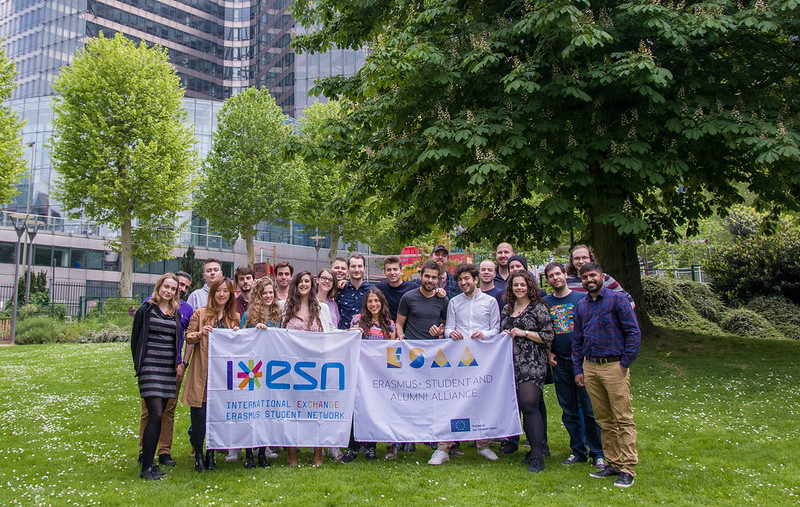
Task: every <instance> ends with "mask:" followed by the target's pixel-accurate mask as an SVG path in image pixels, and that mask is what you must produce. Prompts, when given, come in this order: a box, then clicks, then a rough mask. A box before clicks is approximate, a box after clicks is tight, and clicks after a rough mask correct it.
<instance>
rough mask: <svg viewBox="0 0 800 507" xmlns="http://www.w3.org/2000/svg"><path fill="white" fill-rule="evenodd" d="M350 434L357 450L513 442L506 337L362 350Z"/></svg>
mask: <svg viewBox="0 0 800 507" xmlns="http://www.w3.org/2000/svg"><path fill="white" fill-rule="evenodd" d="M354 432H355V437H356V440H359V441H362V442H441V441H456V440H479V439H486V438H501V437H507V436H510V435H519V434H520V433H522V427H521V425H520V420H519V412H518V409H517V396H516V385H515V382H514V365H513V359H512V344H511V337H510V336H508V335H507V334H505V333H503V334H501V335H499V336H497V337H496V338H494V339H492V340H472V339H468V338H467V339H464V340H457V341H456V340H403V341H391V342H387V341H364V342H362V344H361V368H360V371H359V375H358V387H357V395H356V406H355V427H354Z"/></svg>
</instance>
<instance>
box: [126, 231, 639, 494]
mask: <svg viewBox="0 0 800 507" xmlns="http://www.w3.org/2000/svg"><path fill="white" fill-rule="evenodd" d="M495 258H496V261H497V262H496V263H495V262H494V261H493V260H491V259H484V260H483V261H481V262H480V264H479V265H474V264H472V263H462V264H459V265H458V266H456V267H455V269H454V270H453V273H452V274H451V273H450V264H449V252H448V250H447V248H446V247H445V246H444V245H437V246H436V247H434V249H433V251H432V253H431V256H430V259H429V260H427V261H425V262H424V263H423V264H422V265H421V266H420V267H419V280H418V281H405V280H403V276H402V275H403V266H402V263H401V260H400V258H399V257H397V256H389V257H386V258H385V259H384V263H383V271H384V275H385V280H384V281H381V282H380V283H378V284H375V285H373V284H370V283H369V282H367V281H366V280H365V279H364V274H365V271H366V259H365V258H364V256H363V255H361V254H358V253H355V254H353V255H351V256H350V258H349V259H344V258H337V259H336V260H335V261H334V262H333V264H332V266H331V267H330V268H325V269H323V270H321V271H320V272H319V273H318V274H317V275H316V276H314V275H313V274H312V273H311V272H309V271H301V272H298V273H294V269H293V267H292V265H291V264H290V263H288V262H279V263H278V264H276V265H275V268H274V273H275V281H274V282H273V280H272V279H271V278H270V277H269V276H266V277H263V278H260V279H258V280H255V279H254V273H253V270H252V269H251V268H250V267H249V266H240V267H238V268H237V269H236V271H235V274H234V279H235V281H236V286H237V287H238V289H239V293H238V295H236V294H235V292H234V284H233V282H232V281H231V280H229V279H228V278H227V277H225V276H223V275H222V269H221V262H220V261H219V260H218V259H207V260H206V261H205V264H204V268H203V277H204V281H205V284H204V286H203V287H202V288H201V289H198V290H196V291H194V292H193V293H192V294H191V295H190V296H189V298H188V300H187V302H183V301H182V300H181V297H182V296H184V295H185V294H186V292H187V290H188V287H189V286H190V285H191V276H190V275H188V274H187V273H185V272H177V273H174V274H173V273H168V274H165V275H163V276H161V277H160V278H159V280H158V281H157V283H156V286H155V290H154V291H153V295H152V297H151V298H149V299H148V300H147V301H146V302H145V303H144V304H143V305H142V306H141V307H140V308H139V309H138V311H137V312H136V314H135V317H134V323H133V331H132V336H131V349H132V353H133V361H134V368H135V372H136V375H137V376H138V382H139V389H140V393H141V397H142V418H141V424H140V455H139V458H140V461H141V464H142V471H141V473H140V477H142V478H144V479H152V480H157V479H160V478H161V477H162V476H163V475H164V473H163V472H162V471H161V470H160V469H159V467H158V465H157V464H155V454H156V448H158V462H159V463H160V464H162V465H164V466H174V465H175V461H174V460H173V459H172V456H171V443H172V426H173V421H174V411H175V407H176V401H177V398H178V395H179V393H180V387H181V384H182V380H183V377H184V373H185V372H186V370H187V367H188V373H187V374H186V380H185V387H184V391H183V397H182V400H183V403H184V404H186V405H188V406H189V407H190V414H191V428H190V435H191V443H192V447H193V453H194V458H195V469H196V470H197V471H199V472H201V471H204V470H213V469H214V468H215V467H216V463H215V453H214V450H208V449H205V450H204V441H205V426H206V425H205V420H206V399H207V392H206V381H207V374H208V336H209V333H210V332H211V331H212V329H214V328H226V329H233V330H238V329H239V328H252V327H255V328H259V329H266V328H268V327H282V328H286V329H300V330H307V331H331V330H334V329H356V330H360V331H361V332H362V338H363V339H373V340H376V339H377V340H395V339H396V340H404V339H405V340H414V339H432V338H442V339H453V340H491V339H492V338H494V337H495V336H497V335H498V334H500V333H502V332H505V333H507V334H508V335H509V336H510V337H511V339H512V340H513V365H514V375H515V381H516V392H517V401H518V405H519V410H520V412H521V415H522V421H523V428H524V431H525V434H526V437H527V439H528V442H529V443H530V447H531V450H530V451H529V452H528V454H527V455H526V457H525V460H524V461H525V463H526V464H527V465H528V471H529V472H532V473H536V472H540V471H542V470H543V469H544V459H543V458H544V457H545V456H547V455H549V448H548V446H547V429H546V407H545V405H544V398H543V388H544V385H545V384H546V383H554V384H555V391H556V397H557V399H558V402H559V405H560V406H561V408H562V412H563V415H562V421H563V423H564V426H565V428H566V430H567V432H568V434H569V438H570V449H571V453H570V455H569V456H568V457H567V458H566V459H564V460H563V461H562V464H563V465H573V464H576V463H581V462H585V461H587V459H588V460H590V461H591V462H592V464H593V465H594V466H595V468H596V470H595V472H593V473H592V474H591V475H592V476H593V477H601V478H602V477H616V478H617V479H616V482H615V485H616V486H619V487H628V486H630V485H632V484H633V477H634V475H635V472H634V467H635V465H636V464H637V461H638V456H637V450H636V428H635V424H634V422H633V413H632V409H631V401H630V374H629V371H628V368H629V367H630V365H631V363H632V362H633V361H634V360H635V358H636V355H637V354H638V348H639V340H640V333H639V328H638V324H637V321H636V317H635V314H634V312H633V307H634V303H633V300H632V298H631V297H630V296H629V295H628V294H627V293H626V292H625V291H624V290H623V289H622V287H621V286H620V285H619V283H618V282H616V281H615V280H614V279H613V278H611V277H610V276H609V275H608V274H605V273H603V270H602V268H601V267H600V266H599V264H598V263H597V261H596V259H595V257H594V254H593V252H592V251H591V249H590V248H588V247H587V246H585V245H578V246H576V247H574V248H573V249H572V251H571V253H570V259H569V263H568V264H567V266H566V267H565V266H564V265H562V264H561V263H559V262H551V263H549V264H548V265H547V266H546V267H545V269H544V275H545V278H546V279H547V282H548V285H549V286H550V287H551V288H552V289H553V293H552V294H548V293H547V292H545V291H543V290H542V289H541V288H540V287H539V286H538V284H537V282H536V279H535V278H534V276H533V275H532V274H531V273H530V272H529V271H528V265H527V262H526V260H525V258H524V257H522V256H520V255H515V254H514V251H513V249H512V247H511V245H510V244H508V243H501V244H500V245H499V246H498V247H497V250H496V256H495ZM184 341H185V348H184ZM490 444H491V441H490V440H482V441H478V442H476V445H477V450H478V454H479V455H480V456H482V457H484V458H486V459H489V460H492V461H496V460H497V459H498V457H497V455H496V454H495V452H494V451H493V450H492V449H491V446H490ZM431 445H432V447H434V449H435V450H434V452H433V455H432V456H431V458H430V460H429V461H428V464H430V465H441V464H443V463H445V462H446V461H449V459H450V456H451V455H463V453H462V452H461V450H460V449H459V444H458V442H438V443H434V444H431ZM517 448H518V443H517V441H516V439H515V438H513V437H509V438H508V439H506V440H504V441H503V442H501V445H500V451H501V452H502V453H505V454H508V453H512V452H514V451H516V450H517ZM587 448H588V449H587ZM362 449H363V452H364V454H365V456H366V458H367V459H368V460H375V459H377V456H376V454H375V453H376V444H375V443H374V442H357V441H356V440H355V438H354V436H353V433H352V430H351V436H350V443H349V446H348V449H347V451H346V453H344V454H343V453H341V451H340V450H339V449H337V448H329V449H328V451H329V453H330V454H331V455H332V456H333V457H334V458H336V459H340V460H341V461H342V462H345V463H349V462H351V461H353V460H355V459H356V457H357V456H358V453H359V451H360V450H362ZM415 449H416V444H415V443H413V442H390V443H388V444H387V446H386V455H385V457H386V459H393V458H395V457H396V456H397V453H398V451H399V450H406V451H413V450H415ZM297 451H298V450H297V449H296V448H287V449H286V455H287V458H286V459H287V464H288V465H290V466H297V464H298V454H297ZM323 454H324V450H323V449H322V448H315V449H313V453H312V463H313V465H314V466H319V465H321V464H322V463H323ZM276 456H277V453H276V450H274V449H271V448H270V447H266V446H264V447H260V448H257V449H245V459H244V466H245V467H246V468H254V467H255V466H256V460H257V463H258V465H259V466H262V467H268V466H269V461H268V458H274V457H276ZM227 459H228V460H231V461H234V460H237V459H239V450H238V449H231V450H228V458H227Z"/></svg>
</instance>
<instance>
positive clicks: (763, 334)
mask: <svg viewBox="0 0 800 507" xmlns="http://www.w3.org/2000/svg"><path fill="white" fill-rule="evenodd" d="M720 326H721V327H722V329H723V330H724V331H727V332H728V333H731V334H735V335H737V336H741V337H743V338H769V339H785V337H784V336H783V334H781V333H780V331H778V330H777V329H775V326H773V325H772V324H770V323H769V321H768V320H767V319H765V318H764V317H762V316H761V315H759V314H758V313H756V312H754V311H753V310H748V309H747V308H737V309H735V310H731V311H730V312H728V315H727V317H726V318H725V320H723V321H722V324H721V325H720Z"/></svg>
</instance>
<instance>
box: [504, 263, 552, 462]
mask: <svg viewBox="0 0 800 507" xmlns="http://www.w3.org/2000/svg"><path fill="white" fill-rule="evenodd" d="M505 297H506V300H507V301H508V304H507V305H506V306H505V308H503V314H502V316H501V320H500V327H501V329H503V330H504V331H506V332H507V333H508V334H510V335H511V336H512V337H513V339H514V377H515V379H516V382H517V403H518V404H519V409H520V411H521V412H522V417H523V425H524V428H525V436H527V437H528V442H530V444H531V452H530V455H529V457H528V458H527V460H526V461H527V463H528V472H532V473H536V472H541V471H542V470H544V459H543V458H542V440H543V438H544V421H543V419H542V414H541V412H540V411H539V402H540V401H541V399H542V385H543V384H544V379H545V376H546V375H547V351H548V350H549V349H550V345H551V344H552V343H553V340H554V339H555V334H554V333H553V321H552V319H551V318H550V311H549V310H548V309H547V306H546V305H545V304H544V303H543V302H542V296H541V294H540V293H539V288H538V287H537V286H536V282H535V281H534V279H533V277H532V276H531V275H530V273H528V272H527V271H521V272H517V273H514V274H512V275H511V276H510V277H509V279H508V283H507V285H506V294H505Z"/></svg>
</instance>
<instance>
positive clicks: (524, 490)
mask: <svg viewBox="0 0 800 507" xmlns="http://www.w3.org/2000/svg"><path fill="white" fill-rule="evenodd" d="M797 364H800V343H798V342H791V341H767V340H757V339H752V340H743V339H739V338H709V337H705V336H698V335H691V334H679V335H671V334H666V333H662V336H660V337H659V338H658V339H652V340H649V341H647V342H646V343H644V344H643V347H642V351H641V353H640V356H639V359H638V360H637V361H636V362H635V363H634V365H633V368H632V370H631V378H632V383H633V397H634V400H633V406H634V410H635V420H636V424H637V427H638V431H639V460H640V465H639V466H638V468H637V472H638V476H637V477H636V483H635V485H634V486H633V487H632V488H630V489H628V490H621V489H619V488H615V487H613V485H612V484H613V479H593V478H590V477H589V472H590V471H592V468H591V467H590V466H589V465H588V464H579V465H575V466H573V467H570V468H567V467H563V466H561V465H560V461H561V460H562V459H564V458H565V457H566V456H567V455H568V454H569V446H568V440H567V434H566V431H565V430H564V428H563V426H562V425H561V419H560V416H561V410H560V409H559V407H558V403H557V402H556V400H555V394H554V393H553V387H552V386H547V387H546V388H545V390H546V400H547V407H548V410H549V414H548V416H549V417H548V422H549V438H550V448H551V449H552V451H553V456H552V457H550V458H547V459H546V460H545V462H546V466H547V468H546V469H545V471H544V472H542V473H540V474H528V473H526V467H525V466H524V465H522V464H521V462H520V460H521V459H522V457H523V453H522V452H518V453H515V454H513V455H510V456H501V457H500V461H498V462H496V463H490V462H488V461H486V460H484V459H483V458H480V457H478V456H477V455H476V452H475V449H474V448H467V447H466V445H464V446H462V448H463V449H464V450H465V451H466V456H465V457H463V458H453V459H452V460H451V461H450V463H447V464H445V465H442V466H440V467H430V466H427V465H426V461H427V460H428V458H429V457H430V454H431V452H432V451H430V450H429V449H428V448H427V447H425V446H419V450H418V451H417V452H416V453H414V454H408V453H400V456H399V457H398V459H397V460H395V461H384V460H383V459H381V460H380V461H378V462H374V463H367V462H365V461H364V460H363V457H362V456H361V455H360V456H359V459H358V460H357V461H355V462H354V463H351V464H349V465H343V464H341V463H335V462H333V461H327V462H326V464H325V466H323V467H321V468H312V467H311V466H310V454H309V452H308V451H307V450H305V451H304V452H303V453H302V455H301V460H302V463H303V465H302V466H301V467H300V468H299V469H295V468H289V467H286V466H285V465H283V464H282V463H283V460H284V459H285V454H284V453H283V452H282V453H281V456H280V457H279V458H278V459H277V460H273V466H272V468H270V469H267V470H264V469H255V470H245V469H244V468H243V467H242V462H241V461H239V462H236V463H226V462H225V461H224V458H222V457H221V456H220V458H221V459H219V460H218V469H217V470H216V471H215V472H206V473H203V474H198V473H196V472H194V470H193V468H192V465H193V460H192V458H191V457H190V456H189V451H190V446H189V443H188V437H187V436H186V429H187V428H188V426H189V410H188V408H187V407H185V406H182V405H179V408H178V416H177V419H176V430H175V443H174V446H173V456H174V457H175V459H176V460H177V461H178V467H177V468H176V469H168V470H166V471H167V477H166V478H165V480H163V481H161V482H146V481H143V480H141V479H139V478H138V472H139V467H138V464H137V462H136V457H137V451H138V448H137V435H136V432H137V431H138V418H139V406H140V405H139V398H138V391H137V387H136V381H135V379H134V377H133V367H132V365H131V359H130V348H129V346H128V345H127V344H96V345H44V346H17V347H13V348H12V347H5V348H2V349H0V501H2V502H3V503H6V504H26V505H30V504H53V505H65V504H80V505H86V504H101V505H115V504H145V503H151V504H155V503H156V502H158V504H159V505H160V504H166V505H170V504H174V505H183V504H191V505H194V504H215V505H233V504H241V505H255V504H264V503H285V504H288V505H306V506H308V507H311V506H316V505H345V504H347V505H352V504H363V505H369V504H390V503H391V504H397V503H398V501H399V502H402V503H403V504H414V505H420V504H422V505H431V504H436V505H486V504H500V505H506V504H520V505H523V504H526V505H536V504H543V505H566V506H569V505H623V504H624V505H628V504H635V505H642V504H659V503H664V504H669V505H675V504H679V505H681V504H682V505H689V504H705V505H709V504H714V505H743V504H754V505H791V504H795V505H796V504H798V503H800V438H798V430H799V429H800V387H798V384H797V381H796V379H795V378H794V374H795V372H796V371H797V366H796V365H797ZM379 451H381V452H380V455H381V456H382V451H383V445H379ZM326 459H328V460H329V458H326ZM162 468H166V467H162Z"/></svg>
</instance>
